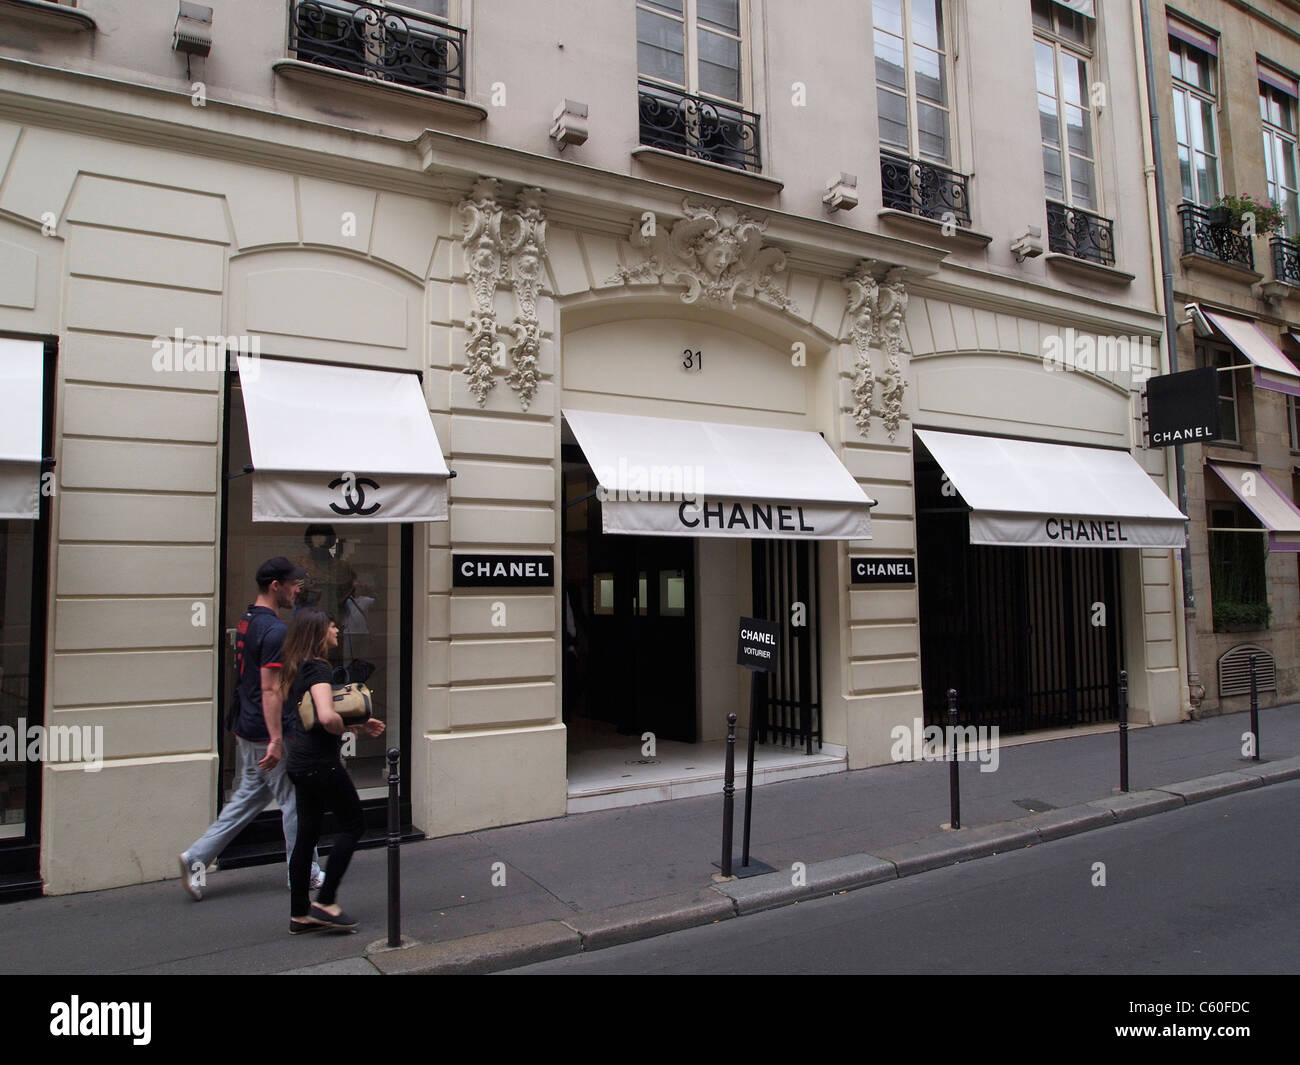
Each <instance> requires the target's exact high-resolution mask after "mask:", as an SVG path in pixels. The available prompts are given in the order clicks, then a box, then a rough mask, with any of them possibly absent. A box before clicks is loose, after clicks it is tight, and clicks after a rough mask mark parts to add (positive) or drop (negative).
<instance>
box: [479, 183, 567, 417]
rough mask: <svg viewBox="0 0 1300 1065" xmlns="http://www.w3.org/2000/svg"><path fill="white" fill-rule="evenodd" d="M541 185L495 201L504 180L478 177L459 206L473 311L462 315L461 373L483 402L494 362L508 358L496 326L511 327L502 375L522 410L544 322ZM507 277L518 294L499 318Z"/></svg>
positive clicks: (531, 388) (532, 389)
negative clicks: (540, 313) (509, 313)
mask: <svg viewBox="0 0 1300 1065" xmlns="http://www.w3.org/2000/svg"><path fill="white" fill-rule="evenodd" d="M542 195H543V194H542V190H541V189H537V188H526V189H521V190H520V192H519V196H518V198H517V200H516V204H515V206H514V207H512V208H506V207H503V206H502V204H501V203H500V196H501V182H500V181H498V180H497V179H496V178H479V180H478V181H476V182H475V183H474V187H473V189H472V190H471V191H470V195H469V198H468V199H465V200H462V201H461V203H460V206H459V210H460V213H461V216H462V218H463V219H464V226H465V228H464V237H463V238H462V240H461V246H462V248H463V249H464V259H465V275H466V283H467V284H468V286H469V292H470V313H469V317H468V319H467V320H466V322H465V328H466V330H467V332H468V334H469V336H468V339H467V340H466V342H465V371H464V372H465V374H466V376H467V377H469V389H470V391H471V392H473V393H474V396H475V398H476V399H477V400H478V405H479V406H480V407H481V406H483V405H484V404H485V403H486V402H487V397H488V393H489V392H491V391H492V389H493V388H495V387H496V383H497V382H496V376H495V367H497V366H504V365H505V354H506V347H505V342H504V341H503V340H502V339H501V338H500V337H499V336H498V331H501V332H506V333H512V334H514V338H515V339H514V342H513V343H512V344H511V345H510V358H511V363H512V366H511V369H510V371H509V373H507V374H506V381H507V383H508V384H509V385H510V387H511V388H513V389H514V390H515V391H516V392H517V393H519V402H520V404H521V405H522V407H523V409H524V410H527V409H528V405H529V404H530V403H531V402H532V400H533V396H534V394H535V393H536V392H537V383H538V379H539V376H540V374H539V371H538V365H537V358H538V353H539V350H540V348H541V324H540V323H539V321H538V318H537V296H538V293H539V292H540V291H541V287H542V279H543V276H544V273H545V260H546V215H545V213H544V212H543V210H542ZM503 284H508V285H509V286H510V288H511V289H512V290H513V292H514V296H515V318H514V321H513V322H511V323H510V324H508V325H504V324H500V323H498V322H497V312H496V292H497V287H498V286H499V285H503Z"/></svg>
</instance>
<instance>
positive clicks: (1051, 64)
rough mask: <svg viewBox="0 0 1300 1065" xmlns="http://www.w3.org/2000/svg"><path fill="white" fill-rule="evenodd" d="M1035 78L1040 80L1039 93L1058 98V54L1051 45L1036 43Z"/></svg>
mask: <svg viewBox="0 0 1300 1065" xmlns="http://www.w3.org/2000/svg"><path fill="white" fill-rule="evenodd" d="M1034 76H1035V77H1036V78H1037V80H1038V91H1039V92H1044V93H1047V95H1048V96H1051V97H1052V98H1053V99H1055V98H1056V54H1055V53H1054V52H1053V51H1052V46H1051V45H1050V44H1044V43H1043V42H1042V41H1035V42H1034Z"/></svg>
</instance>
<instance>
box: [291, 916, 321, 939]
mask: <svg viewBox="0 0 1300 1065" xmlns="http://www.w3.org/2000/svg"><path fill="white" fill-rule="evenodd" d="M324 927H325V926H324V925H323V924H321V923H320V922H318V921H312V920H309V919H307V918H303V919H302V920H294V919H293V918H292V917H291V918H289V935H291V936H300V935H302V934H303V933H304V932H319V931H320V930H321V929H322V928H324Z"/></svg>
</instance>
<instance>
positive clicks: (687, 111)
mask: <svg viewBox="0 0 1300 1065" xmlns="http://www.w3.org/2000/svg"><path fill="white" fill-rule="evenodd" d="M637 96H638V110H639V112H640V118H641V143H642V144H645V145H647V146H649V147H651V148H663V149H664V150H665V151H669V152H676V153H677V154H679V155H688V156H690V157H691V158H693V159H706V160H708V161H709V162H711V163H721V164H722V165H723V166H732V167H736V168H737V169H739V170H749V171H753V172H755V173H757V172H758V171H760V170H761V169H762V165H763V164H762V156H761V155H760V154H759V141H758V115H756V114H754V112H752V111H746V110H744V109H743V108H740V107H735V106H732V105H731V104H724V103H719V102H718V101H717V100H709V99H706V98H704V97H703V96H692V95H691V94H690V93H685V92H679V91H678V90H676V89H670V88H666V87H664V86H663V85H656V84H654V83H653V82H648V81H643V82H640V83H639V84H638V91H637Z"/></svg>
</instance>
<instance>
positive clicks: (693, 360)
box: [682, 348, 704, 370]
mask: <svg viewBox="0 0 1300 1065" xmlns="http://www.w3.org/2000/svg"><path fill="white" fill-rule="evenodd" d="M682 369H683V370H703V369H704V352H702V351H692V350H691V349H690V348H686V349H685V350H684V351H683V352H682Z"/></svg>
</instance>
